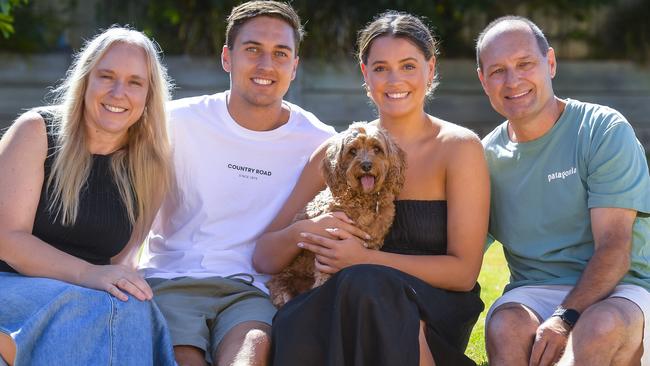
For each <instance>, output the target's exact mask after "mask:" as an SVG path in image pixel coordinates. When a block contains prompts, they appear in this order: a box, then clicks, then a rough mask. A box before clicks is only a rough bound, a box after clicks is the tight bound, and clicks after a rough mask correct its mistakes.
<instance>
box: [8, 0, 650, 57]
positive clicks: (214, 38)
mask: <svg viewBox="0 0 650 366" xmlns="http://www.w3.org/2000/svg"><path fill="white" fill-rule="evenodd" d="M2 1H8V0H0V2H2ZM12 1H16V0H12ZM240 2H241V1H235V0H187V1H176V0H155V1H154V0H112V1H97V2H96V9H95V14H96V15H95V18H96V19H95V22H96V24H97V28H101V27H107V26H110V25H111V24H114V23H118V24H131V25H133V26H134V27H136V28H138V29H142V30H145V31H146V32H147V33H148V34H149V35H152V36H153V37H154V38H156V40H157V41H158V42H159V43H160V44H161V46H162V47H163V49H164V50H165V52H166V53H170V54H180V53H187V54H196V55H217V54H219V52H220V50H221V47H222V45H223V34H224V28H225V18H226V16H227V14H228V13H229V12H230V9H231V8H232V7H233V6H234V5H236V4H239V3H240ZM291 3H292V5H293V6H294V8H296V9H297V10H298V13H299V14H300V15H301V17H302V19H303V22H304V23H305V28H306V30H307V33H308V35H307V40H306V42H305V44H304V47H303V49H302V55H304V56H308V57H320V58H325V59H333V58H337V57H341V56H350V55H351V54H353V53H354V44H355V38H356V32H357V31H358V30H359V29H360V28H361V27H363V25H364V24H366V23H367V22H368V21H370V20H371V19H372V17H373V16H374V15H376V14H378V13H379V12H381V11H383V10H386V9H395V10H404V11H409V12H411V13H413V14H417V15H420V16H423V17H425V18H426V19H427V21H428V24H430V26H431V27H432V29H434V30H435V32H436V34H438V36H439V38H440V39H441V40H442V44H441V48H442V53H443V57H472V55H473V45H474V40H475V37H476V35H477V34H478V32H479V31H480V30H481V29H482V28H483V27H484V26H485V24H486V23H487V22H488V21H489V20H491V19H494V18H496V17H498V16H501V15H505V14H511V13H516V14H519V15H524V16H529V17H531V18H532V19H533V20H535V21H537V22H539V24H540V26H541V27H542V28H545V26H546V24H544V22H545V20H546V19H553V21H554V22H556V23H554V24H555V26H554V27H551V26H550V24H549V30H553V31H554V32H555V33H553V34H548V35H549V36H550V38H551V43H553V40H559V39H561V40H563V41H566V40H570V39H576V40H581V41H587V42H588V44H589V50H590V51H589V54H588V55H587V57H590V58H593V57H596V58H606V59H609V58H619V59H636V60H639V61H647V60H648V59H649V58H650V25H649V22H647V19H646V17H647V15H648V14H650V1H647V0H617V1H608V0H531V1H527V2H521V1H519V0H357V1H354V2H350V3H347V4H345V5H342V2H341V1H339V0H293V1H292V2H291ZM76 6H78V0H59V1H56V2H52V1H46V0H30V1H29V3H28V4H27V5H20V6H18V7H17V8H16V9H14V10H15V29H16V33H15V34H14V36H13V37H11V38H10V39H8V40H0V50H11V51H18V52H47V51H52V50H56V49H60V48H65V47H66V42H65V37H64V36H63V35H64V34H65V29H66V27H68V26H70V25H72V24H73V22H78V21H79V20H78V19H74V18H75V17H71V16H67V15H68V14H72V12H71V9H74V8H75V7H76ZM89 16H92V15H89ZM558 21H559V22H560V23H561V24H562V26H561V27H559V28H561V30H559V31H558V30H557V29H554V28H558V27H557V24H558V23H557V22H558ZM589 24H591V25H592V26H591V27H590V26H588V25H589ZM593 25H595V26H593Z"/></svg>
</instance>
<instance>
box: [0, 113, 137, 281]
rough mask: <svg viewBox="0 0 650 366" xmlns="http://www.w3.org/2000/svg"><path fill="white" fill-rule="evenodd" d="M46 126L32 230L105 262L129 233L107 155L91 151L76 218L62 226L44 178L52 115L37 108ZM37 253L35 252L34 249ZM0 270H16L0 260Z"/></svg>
mask: <svg viewBox="0 0 650 366" xmlns="http://www.w3.org/2000/svg"><path fill="white" fill-rule="evenodd" d="M39 113H40V114H41V116H42V117H43V119H44V120H45V124H46V126H47V145H48V152H47V158H46V159H45V166H44V172H45V177H44V179H43V187H42V188H41V198H40V200H39V202H38V208H37V209H36V217H35V218H34V228H33V229H32V234H33V235H34V236H36V237H37V238H39V239H41V240H42V241H44V242H46V243H48V244H50V245H52V246H53V247H55V248H57V249H59V250H61V251H63V252H66V253H68V254H71V255H73V256H75V257H77V258H81V259H83V260H85V261H87V262H90V263H92V264H109V263H110V259H111V257H113V256H115V255H117V254H118V253H119V252H120V251H121V250H122V249H123V248H124V247H125V246H126V244H127V242H128V241H129V238H130V237H131V232H132V230H133V227H132V225H131V223H130V221H129V216H128V214H127V211H126V206H125V205H124V203H123V202H122V198H121V197H120V193H119V190H118V188H117V185H116V184H115V182H114V180H113V177H112V175H111V168H110V161H111V156H110V155H93V163H92V167H91V170H90V174H89V176H88V180H87V181H86V184H85V185H84V186H83V187H82V189H81V192H80V199H79V211H78V214H77V221H76V222H75V223H74V224H73V225H72V226H63V225H62V224H61V222H60V220H56V219H55V214H54V213H52V212H50V211H49V210H48V205H49V199H48V196H47V180H48V178H49V176H50V171H51V168H52V163H53V161H54V156H55V154H56V148H55V146H56V141H55V138H56V137H55V135H54V133H53V130H52V127H51V118H52V116H51V115H50V114H48V113H46V112H39ZM34 254H35V255H37V254H38V253H34ZM0 272H16V271H15V270H14V269H13V268H11V266H9V265H8V264H7V263H5V262H3V261H0Z"/></svg>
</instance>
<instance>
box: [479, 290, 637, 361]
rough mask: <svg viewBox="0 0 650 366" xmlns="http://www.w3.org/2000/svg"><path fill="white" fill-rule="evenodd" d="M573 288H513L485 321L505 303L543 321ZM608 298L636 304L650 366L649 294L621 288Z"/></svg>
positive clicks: (501, 298) (495, 305) (496, 302)
mask: <svg viewBox="0 0 650 366" xmlns="http://www.w3.org/2000/svg"><path fill="white" fill-rule="evenodd" d="M572 288H573V286H560V285H555V286H522V287H517V288H514V289H512V290H510V291H508V292H506V293H505V294H503V296H501V297H500V298H498V299H497V301H495V302H494V304H492V306H491V307H490V310H489V311H488V313H487V316H486V317H485V324H486V327H485V329H487V323H488V321H489V320H490V317H491V316H492V313H493V312H494V310H495V309H496V308H498V307H499V306H501V305H503V304H506V303H518V304H523V305H525V306H526V307H528V308H529V309H531V310H532V311H533V312H535V314H536V315H537V317H538V318H539V320H540V321H544V320H545V319H547V318H549V317H550V316H551V315H552V314H553V312H554V311H555V309H556V308H557V306H558V305H560V303H561V302H562V300H564V298H565V297H566V296H567V295H568V294H569V291H571V289H572ZM608 297H622V298H624V299H628V300H630V301H632V302H633V303H634V304H636V305H637V306H638V307H639V309H641V312H642V313H643V317H644V326H643V356H642V357H641V365H642V366H650V293H649V292H648V291H647V290H646V289H644V288H643V287H640V286H636V285H629V284H622V285H618V286H616V287H615V288H614V291H613V292H612V293H611V294H610V295H609V296H608Z"/></svg>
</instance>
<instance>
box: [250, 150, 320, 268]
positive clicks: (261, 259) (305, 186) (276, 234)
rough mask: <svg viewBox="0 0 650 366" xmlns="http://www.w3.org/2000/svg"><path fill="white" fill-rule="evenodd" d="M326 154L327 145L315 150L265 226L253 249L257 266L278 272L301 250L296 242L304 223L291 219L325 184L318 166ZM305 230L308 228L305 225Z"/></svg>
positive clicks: (254, 262)
mask: <svg viewBox="0 0 650 366" xmlns="http://www.w3.org/2000/svg"><path fill="white" fill-rule="evenodd" d="M324 155H325V148H324V146H321V147H320V148H319V149H318V150H317V151H316V152H314V154H313V155H312V156H311V158H310V159H309V162H307V165H306V166H305V168H304V169H303V171H302V173H301V174H300V178H299V179H298V183H296V186H295V187H294V189H293V191H292V192H291V195H290V196H289V198H288V199H287V201H286V202H285V203H284V205H283V206H282V209H281V210H280V212H279V213H278V215H277V216H276V217H275V219H274V220H273V222H271V224H270V225H269V227H268V228H267V229H266V230H265V231H266V232H265V233H264V234H262V236H260V237H259V239H257V243H256V245H255V252H254V253H253V266H254V267H255V270H257V271H259V272H261V273H277V272H279V271H280V270H282V269H283V268H284V267H286V266H287V265H288V264H289V263H290V262H291V260H292V259H293V258H294V257H295V256H296V255H298V253H299V252H300V248H298V247H297V246H296V245H295V244H296V243H297V242H298V241H299V240H297V239H298V233H297V228H298V227H300V226H301V224H300V223H299V222H296V223H293V224H292V223H291V222H292V221H293V218H294V217H295V216H296V214H297V213H298V212H299V211H300V210H301V209H302V208H303V207H305V205H306V204H307V202H309V201H310V200H311V199H312V198H314V197H315V196H316V194H317V193H318V192H319V191H320V190H322V189H323V188H324V187H325V181H324V180H323V177H322V175H321V173H320V170H319V164H320V161H321V160H322V158H323V156H324ZM303 221H304V220H303ZM303 230H307V229H306V228H303Z"/></svg>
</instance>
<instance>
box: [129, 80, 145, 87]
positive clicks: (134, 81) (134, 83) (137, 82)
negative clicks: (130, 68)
mask: <svg viewBox="0 0 650 366" xmlns="http://www.w3.org/2000/svg"><path fill="white" fill-rule="evenodd" d="M129 84H130V85H133V86H138V87H141V86H143V85H144V84H143V82H142V81H140V80H131V81H129Z"/></svg>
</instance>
